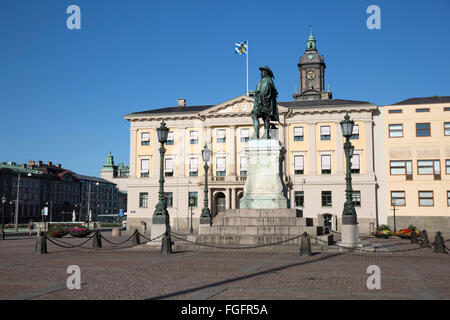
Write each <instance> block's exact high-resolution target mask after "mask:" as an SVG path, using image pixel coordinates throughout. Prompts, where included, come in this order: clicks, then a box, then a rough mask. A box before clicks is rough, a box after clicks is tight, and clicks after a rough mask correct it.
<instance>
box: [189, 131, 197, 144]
mask: <svg viewBox="0 0 450 320" xmlns="http://www.w3.org/2000/svg"><path fill="white" fill-rule="evenodd" d="M189 136H190V144H198V131H190V132H189Z"/></svg>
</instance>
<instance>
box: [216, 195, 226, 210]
mask: <svg viewBox="0 0 450 320" xmlns="http://www.w3.org/2000/svg"><path fill="white" fill-rule="evenodd" d="M225 201H226V200H225V195H224V194H223V193H222V192H219V193H218V194H217V195H216V208H217V209H216V212H217V213H218V214H219V213H221V212H225V209H226V203H225Z"/></svg>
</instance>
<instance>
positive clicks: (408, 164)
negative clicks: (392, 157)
mask: <svg viewBox="0 0 450 320" xmlns="http://www.w3.org/2000/svg"><path fill="white" fill-rule="evenodd" d="M390 164H391V168H390V170H391V175H412V161H411V160H396V161H391V162H390Z"/></svg>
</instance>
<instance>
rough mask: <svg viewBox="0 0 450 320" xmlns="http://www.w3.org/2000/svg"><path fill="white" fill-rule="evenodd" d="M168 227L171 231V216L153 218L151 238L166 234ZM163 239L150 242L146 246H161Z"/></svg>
mask: <svg viewBox="0 0 450 320" xmlns="http://www.w3.org/2000/svg"><path fill="white" fill-rule="evenodd" d="M166 225H167V228H168V230H169V231H170V224H169V216H166V217H164V216H154V217H153V218H152V226H151V228H150V237H151V239H153V238H156V237H158V236H160V235H162V234H163V233H165V232H166ZM162 238H163V237H161V238H158V239H156V240H153V241H149V242H147V243H146V244H147V245H153V246H161V241H162Z"/></svg>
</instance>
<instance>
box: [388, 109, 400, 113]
mask: <svg viewBox="0 0 450 320" xmlns="http://www.w3.org/2000/svg"><path fill="white" fill-rule="evenodd" d="M402 112H403V111H402V109H392V110H389V113H402Z"/></svg>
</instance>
